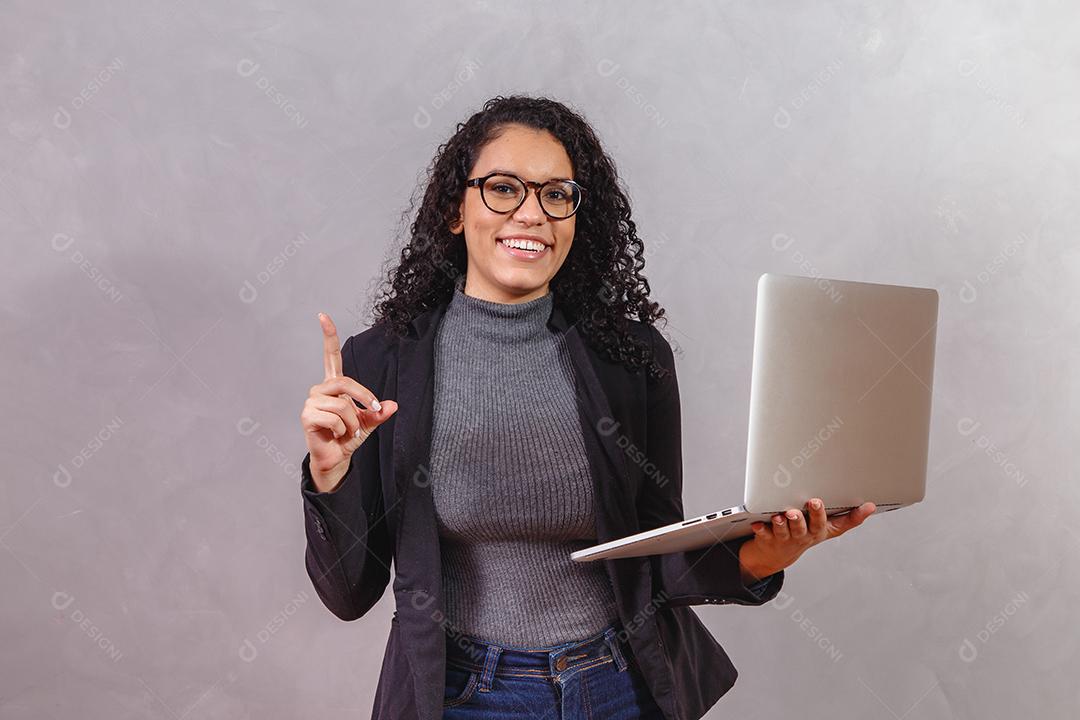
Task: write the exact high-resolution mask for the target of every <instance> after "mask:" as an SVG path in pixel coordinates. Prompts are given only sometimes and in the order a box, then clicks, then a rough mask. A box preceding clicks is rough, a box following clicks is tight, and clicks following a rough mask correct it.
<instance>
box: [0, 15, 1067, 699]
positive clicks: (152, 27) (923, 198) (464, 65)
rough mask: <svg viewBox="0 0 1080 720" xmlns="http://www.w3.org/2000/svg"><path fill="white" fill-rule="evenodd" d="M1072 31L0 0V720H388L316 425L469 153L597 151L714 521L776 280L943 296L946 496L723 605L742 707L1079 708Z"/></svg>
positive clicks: (919, 19) (878, 21)
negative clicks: (641, 252) (544, 100)
mask: <svg viewBox="0 0 1080 720" xmlns="http://www.w3.org/2000/svg"><path fill="white" fill-rule="evenodd" d="M1078 37H1080V11H1078V9H1077V6H1076V5H1075V3H1072V2H1065V1H1059V2H1048V3H1022V2H997V3H984V2H974V1H972V2H967V3H960V4H954V3H936V2H928V1H926V2H880V1H879V2H870V3H857V2H839V1H837V2H818V3H784V4H778V3H777V4H771V5H764V6H763V5H760V4H753V3H731V2H726V3H702V4H700V5H696V4H695V5H682V6H678V5H664V6H663V7H662V8H658V7H657V6H655V4H654V3H644V2H638V3H632V4H628V3H622V2H611V3H589V4H583V3H565V4H564V3H558V2H546V3H493V2H471V3H456V4H454V5H453V6H450V5H445V6H434V5H432V6H422V5H416V4H415V3H400V2H399V3H390V4H379V5H378V6H374V5H360V4H349V3H343V2H325V3H301V2H284V3H269V4H267V3H249V2H243V3H209V2H194V1H189V2H173V1H171V0H163V1H161V2H153V3H143V2H134V1H131V0H128V1H125V2H110V3H105V4H86V3H78V2H72V1H71V0H67V1H64V2H52V3H39V2H30V1H28V0H21V1H15V2H6V3H4V4H3V6H2V10H0V83H2V86H0V87H2V97H3V102H2V103H0V121H2V122H0V126H2V132H0V164H2V166H0V232H2V236H3V243H4V244H3V247H4V249H5V250H6V251H7V255H8V258H7V262H5V263H4V264H3V266H2V269H0V280H2V282H0V288H2V289H0V293H2V296H3V302H2V312H3V318H4V319H3V324H2V326H0V333H2V334H0V339H2V342H3V347H4V373H3V376H2V377H3V380H2V381H0V382H2V383H3V394H4V397H5V399H6V403H5V406H6V408H7V410H6V411H5V412H4V414H3V420H2V422H3V432H2V433H0V437H2V438H3V442H2V447H3V460H4V465H5V467H6V468H7V470H6V472H5V474H4V482H3V485H2V488H3V500H2V502H0V572H2V573H3V589H4V592H3V602H2V603H0V618H2V628H0V632H2V635H0V716H2V717H3V718H5V719H8V718H11V719H20V720H21V719H23V718H35V719H37V718H71V717H80V718H87V719H96V718H110V719H112V720H120V719H123V718H161V719H163V720H168V719H170V718H171V719H173V720H178V719H180V718H192V719H195V718H249V717H250V718H275V719H276V718H310V717H358V718H359V717H367V716H368V713H369V711H370V707H371V703H372V697H373V693H374V688H375V682H376V676H377V670H378V667H379V663H380V659H381V655H382V650H383V644H384V642H385V639H386V634H387V630H388V621H389V616H390V613H391V611H392V597H391V595H390V594H389V593H388V594H387V595H386V596H385V597H384V599H383V600H382V601H381V602H380V604H379V605H378V606H377V607H376V608H375V609H374V610H373V611H372V612H371V613H370V614H369V615H368V616H367V617H365V618H363V619H361V620H359V621H357V622H355V623H351V624H345V623H342V622H340V621H339V620H337V619H336V618H335V617H333V616H332V615H331V614H330V613H329V611H327V610H326V609H325V608H324V607H323V606H322V604H321V603H320V601H319V600H318V598H317V597H316V596H315V594H314V591H313V590H312V588H311V585H310V583H309V581H308V578H307V576H306V574H305V571H304V564H303V552H304V539H303V530H302V522H303V517H302V513H301V502H300V496H299V492H298V489H297V482H298V480H297V474H298V469H297V466H298V464H299V462H300V460H301V458H302V457H303V454H304V451H305V450H304V443H303V437H302V432H301V430H300V426H299V413H300V409H301V406H302V404H303V400H304V398H305V397H306V395H307V391H308V388H309V387H310V386H311V385H312V384H314V383H316V382H319V381H320V380H321V378H322V358H321V344H320V343H321V341H320V335H319V328H318V324H317V320H316V317H315V313H316V312H317V311H319V310H324V311H327V312H329V313H331V315H332V317H334V318H335V319H336V320H337V322H338V323H339V327H340V328H341V329H342V334H343V337H344V336H345V335H347V334H352V333H354V332H357V331H359V330H361V329H362V328H363V327H365V323H366V321H367V318H368V314H367V311H368V297H369V292H370V290H371V288H372V282H373V281H374V280H376V279H377V276H378V274H379V273H378V271H379V268H380V266H381V265H382V263H383V261H384V260H385V259H386V258H387V257H388V255H389V254H390V253H391V252H392V247H393V242H394V237H395V232H396V229H397V224H398V220H399V217H400V213H401V211H402V210H403V209H404V208H405V207H406V205H407V201H408V199H409V197H410V195H411V193H412V192H413V191H414V189H415V186H416V182H417V179H418V177H419V175H420V173H421V172H422V170H423V169H424V168H425V167H426V165H427V163H428V162H429V161H430V158H431V156H432V154H433V151H434V149H435V148H436V146H437V145H438V144H439V143H441V142H443V141H444V140H445V139H446V138H447V137H448V136H449V135H450V133H451V132H452V130H453V128H454V126H455V124H456V123H458V122H461V121H463V120H464V119H465V118H466V117H467V116H468V115H469V114H471V113H472V112H474V111H475V110H476V109H478V108H479V106H480V105H481V104H482V102H483V101H484V100H485V99H487V98H489V97H491V96H493V95H496V94H499V93H509V92H513V91H523V92H533V93H547V94H551V95H553V96H555V97H557V98H559V99H562V100H564V101H566V102H568V103H571V104H572V105H574V106H575V107H577V108H578V109H579V110H581V111H582V112H583V113H584V114H585V115H586V116H587V117H588V118H589V119H590V120H591V121H592V122H594V123H595V125H596V127H597V129H598V131H599V132H600V134H601V136H602V138H603V140H604V142H605V143H606V144H607V146H608V148H609V150H610V152H611V153H612V155H613V157H614V158H615V159H616V162H617V163H618V166H619V168H620V170H621V172H622V174H623V177H624V178H625V182H626V185H627V187H628V189H629V191H630V193H631V195H632V198H633V201H634V204H635V211H636V212H635V218H636V220H637V222H638V223H639V227H640V229H641V232H642V235H643V237H644V238H645V240H646V243H647V246H648V267H647V274H648V276H649V277H650V279H651V280H652V282H653V290H654V294H655V297H656V298H657V299H658V300H659V301H660V302H661V303H662V304H663V305H664V306H666V307H667V308H668V310H669V313H670V318H671V323H670V324H669V326H668V330H667V333H668V335H669V336H670V337H671V339H672V341H673V342H674V343H677V345H678V348H679V349H678V352H679V355H678V363H679V365H678V369H679V372H680V381H681V384H682V389H683V403H684V424H685V437H684V452H685V458H686V490H685V500H686V507H687V511H688V512H689V513H695V514H696V513H699V512H705V511H708V510H712V509H715V507H716V506H717V505H719V504H726V503H728V502H729V501H730V500H732V499H734V498H738V497H739V496H740V493H741V488H742V479H743V477H742V474H743V467H744V465H743V464H744V459H745V433H746V423H747V409H748V408H747V406H748V400H749V380H750V358H751V342H752V336H751V332H752V327H753V306H754V288H755V282H756V280H757V278H758V275H759V274H760V273H762V272H764V271H774V272H784V273H789V274H806V275H822V276H825V277H832V278H843V279H855V280H867V281H872V282H889V283H899V284H911V285H920V286H926V287H935V288H937V289H938V290H939V291H940V293H941V309H940V312H941V319H940V325H939V329H938V365H937V373H936V376H935V393H934V413H933V429H932V439H931V452H930V469H931V477H930V483H929V489H928V493H927V497H926V501H925V502H923V503H922V504H920V505H917V506H915V507H914V508H911V509H908V510H904V511H902V512H898V513H895V514H890V515H884V516H881V517H877V518H871V519H870V520H868V521H867V525H866V526H864V527H863V528H861V529H860V530H859V531H858V532H857V534H855V533H853V534H852V535H849V536H847V537H844V538H841V539H840V540H837V541H835V542H834V543H830V544H829V545H826V546H823V547H820V548H815V549H813V550H811V551H810V552H809V553H807V554H806V555H805V556H804V557H803V558H802V559H801V560H800V561H799V562H798V563H797V564H796V565H795V566H793V567H792V568H791V569H790V570H789V573H788V577H787V583H786V585H785V594H784V595H782V596H780V597H779V598H778V599H777V600H776V601H774V602H772V603H770V604H768V605H765V606H762V607H759V608H746V607H734V606H732V607H709V608H700V609H699V614H700V616H701V617H702V618H703V619H704V621H705V622H706V623H707V624H708V626H709V627H710V628H711V630H712V631H713V632H714V634H715V635H716V637H717V638H718V639H719V640H720V642H721V643H722V644H723V645H724V646H725V648H727V650H728V651H729V652H730V653H731V655H732V657H733V658H734V661H735V663H736V665H737V666H738V668H739V670H740V673H741V674H740V677H739V680H738V683H737V685H736V686H735V687H734V688H733V690H732V691H731V692H730V693H729V694H728V695H727V696H726V697H725V698H724V699H723V700H722V701H721V702H720V703H719V705H718V706H717V707H716V708H714V710H713V711H712V712H711V713H710V714H709V716H708V717H710V718H734V717H740V718H744V719H745V720H751V719H755V718H761V719H763V720H764V719H766V718H768V719H772V718H777V717H800V718H885V719H886V720H888V718H895V719H897V720H899V719H905V720H929V719H931V718H933V719H938V718H975V717H995V718H1005V717H1014V716H1016V715H1018V714H1022V715H1023V716H1024V717H1040V718H1064V717H1067V716H1071V714H1072V713H1074V712H1075V708H1076V707H1077V705H1078V704H1080V689H1078V685H1077V683H1076V678H1077V676H1078V674H1080V654H1078V653H1080V648H1078V637H1077V633H1076V630H1075V627H1076V616H1075V613H1076V607H1077V601H1078V600H1080V573H1078V571H1077V567H1078V564H1077V562H1076V560H1077V556H1078V554H1080V553H1078V551H1080V520H1078V513H1080V502H1078V500H1080V489H1078V487H1077V485H1076V479H1077V478H1076V473H1075V471H1074V467H1075V465H1076V462H1077V449H1076V447H1077V445H1076V441H1077V435H1078V429H1080V428H1078V422H1077V415H1078V413H1077V404H1078V399H1080V385H1078V383H1077V379H1076V378H1077V372H1078V371H1080V350H1078V345H1080V343H1078V341H1080V292H1078V288H1080V244H1078V239H1077V231H1078V229H1080V212H1078V208H1080V202H1078V201H1080V198H1078V188H1080V176H1078V170H1080V140H1078V138H1080V135H1078V133H1077V127H1078V121H1080V91H1078V90H1077V88H1080V50H1078V47H1080V45H1078V43H1077V38H1078Z"/></svg>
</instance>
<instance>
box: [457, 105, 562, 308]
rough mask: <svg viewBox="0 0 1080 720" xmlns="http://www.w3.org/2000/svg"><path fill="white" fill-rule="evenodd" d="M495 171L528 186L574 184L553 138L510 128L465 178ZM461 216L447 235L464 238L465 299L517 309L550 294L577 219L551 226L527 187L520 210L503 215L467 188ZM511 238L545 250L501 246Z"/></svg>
mask: <svg viewBox="0 0 1080 720" xmlns="http://www.w3.org/2000/svg"><path fill="white" fill-rule="evenodd" d="M496 171H498V172H506V173H510V174H513V175H517V176H518V177H519V178H521V179H522V180H525V181H526V182H528V181H533V182H539V183H542V182H544V181H546V180H550V179H552V178H568V179H573V171H574V169H573V166H572V164H571V162H570V156H569V155H567V154H566V150H565V149H564V148H563V146H562V143H560V142H559V141H558V140H557V139H556V138H555V136H554V135H552V134H551V133H549V132H548V131H546V130H536V129H533V128H530V127H525V126H522V125H508V126H506V128H505V129H504V130H503V132H502V134H501V135H499V137H497V138H495V139H494V140H492V141H491V142H489V143H488V144H487V145H485V146H484V147H483V148H482V149H481V151H480V155H479V157H477V159H476V164H475V165H474V166H473V168H472V172H471V173H470V174H469V177H470V178H475V177H483V176H485V175H488V174H490V173H493V172H496ZM459 212H460V213H461V214H460V216H459V218H460V219H459V220H458V221H457V222H456V223H454V224H452V225H451V226H450V230H451V232H453V233H455V234H461V233H462V232H464V233H465V247H466V250H467V252H468V266H467V268H466V275H465V290H464V291H465V294H466V295H471V296H473V297H478V298H481V299H483V300H491V301H493V302H501V303H519V302H526V301H528V300H532V299H535V298H538V297H540V296H542V295H544V294H546V293H547V292H548V283H550V282H551V278H553V277H555V273H557V272H558V271H559V268H560V267H562V264H563V261H564V260H566V255H567V253H569V252H570V245H571V244H572V243H573V241H574V223H575V220H576V216H571V217H568V218H566V219H564V220H552V219H551V218H549V217H548V216H547V215H545V214H544V211H543V210H542V209H541V208H540V201H539V199H538V198H537V197H536V192H535V191H534V190H533V188H531V187H530V188H529V191H528V192H527V193H526V197H525V202H524V203H522V205H521V207H519V208H518V209H517V210H515V211H514V212H512V213H507V214H505V215H503V214H499V213H496V212H493V211H491V210H489V209H488V207H487V206H486V205H485V204H484V201H483V199H481V197H480V188H479V187H469V188H466V189H465V197H464V199H463V201H462V203H461V207H460V210H459ZM514 238H518V239H520V240H531V241H534V242H540V243H542V244H543V246H544V247H543V249H542V250H541V251H540V252H532V251H529V250H526V249H519V248H514V247H511V246H510V245H508V244H507V243H505V242H504V240H509V241H511V243H513V239H514ZM515 244H519V245H521V244H522V243H520V242H518V243H515ZM526 244H528V243H526ZM534 247H535V246H534Z"/></svg>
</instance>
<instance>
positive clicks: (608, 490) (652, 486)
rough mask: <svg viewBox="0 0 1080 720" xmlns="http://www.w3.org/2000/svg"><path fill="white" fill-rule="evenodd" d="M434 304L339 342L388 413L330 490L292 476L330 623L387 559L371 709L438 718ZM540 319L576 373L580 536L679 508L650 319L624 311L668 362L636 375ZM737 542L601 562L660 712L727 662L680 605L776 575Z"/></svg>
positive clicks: (775, 580) (750, 599)
mask: <svg viewBox="0 0 1080 720" xmlns="http://www.w3.org/2000/svg"><path fill="white" fill-rule="evenodd" d="M445 309H446V303H445V302H444V303H443V304H441V305H438V306H436V307H434V308H431V309H430V310H428V311H426V312H424V313H423V314H421V315H419V316H418V317H417V318H415V319H414V320H413V321H412V323H411V326H410V329H409V333H408V335H407V336H406V337H404V338H401V339H398V338H394V337H393V336H391V335H390V334H389V333H387V332H386V331H384V330H382V329H381V328H377V327H372V328H369V329H367V330H365V331H363V332H361V333H359V334H357V335H353V336H352V337H350V338H348V340H346V341H345V344H344V345H343V347H342V369H343V371H344V372H345V374H346V375H348V376H349V377H351V378H353V379H355V380H357V381H358V382H360V383H361V384H363V385H365V386H366V387H368V388H370V389H371V391H372V392H374V393H375V396H376V397H377V398H379V399H380V400H381V399H384V398H386V399H391V400H395V401H397V403H398V410H397V412H396V413H395V414H394V415H393V416H392V417H391V418H390V419H389V420H387V421H386V422H385V423H384V424H383V425H382V426H381V427H379V429H378V430H376V431H375V433H374V434H373V435H372V436H371V437H369V438H368V439H367V440H366V441H365V442H364V444H363V445H361V446H360V448H359V449H358V450H357V451H356V452H355V453H354V454H353V457H352V464H351V466H350V468H349V472H348V474H347V475H346V476H345V478H344V479H343V480H342V481H341V484H340V485H339V486H338V487H337V489H336V490H335V491H334V492H331V493H320V492H318V491H316V490H315V487H314V485H313V484H312V480H311V471H310V466H309V463H310V459H311V458H310V455H307V456H305V458H304V460H303V463H302V466H301V467H302V471H301V495H302V496H303V502H304V508H305V513H304V523H305V532H306V536H307V549H306V565H307V572H308V575H309V576H310V577H311V581H312V583H313V584H314V586H315V590H316V592H317V593H318V595H319V597H320V598H321V599H322V601H323V603H324V604H325V605H326V607H327V608H329V609H330V611H331V612H332V613H334V615H336V616H337V617H339V618H341V619H342V620H355V619H357V618H359V617H361V616H362V615H364V614H365V613H366V612H367V611H368V610H370V609H371V607H372V606H373V605H375V603H376V602H377V601H378V600H379V598H380V597H382V594H383V591H384V589H385V588H386V585H387V584H388V582H389V579H390V563H391V561H393V563H394V566H395V571H394V584H393V588H394V590H393V591H394V599H395V602H396V607H397V609H396V610H395V612H394V617H393V618H392V620H391V623H390V634H389V637H388V639H387V644H386V649H385V654H384V656H383V662H382V669H381V672H380V676H379V683H378V686H377V689H376V692H375V702H374V709H373V713H372V717H373V718H376V719H383V720H406V719H409V720H413V719H415V720H436V719H437V718H440V717H441V716H442V700H443V693H444V690H445V661H446V647H445V643H446V639H447V631H448V630H450V631H451V633H452V632H453V628H452V626H450V625H449V621H448V619H447V618H446V617H445V615H444V614H443V610H442V607H443V605H442V597H441V558H440V554H439V536H438V530H437V528H436V523H435V514H434V505H433V502H432V496H431V490H430V477H429V475H428V462H429V451H430V447H431V422H432V407H433V385H434V372H433V370H434V340H435V331H436V329H437V328H438V324H439V320H440V319H441V318H442V315H443V312H444V311H445ZM548 327H549V328H550V329H551V330H552V331H553V332H557V333H564V334H565V339H566V343H567V346H568V348H569V350H570V355H571V359H572V362H573V365H574V367H575V370H576V373H575V374H576V376H577V404H578V410H579V413H580V417H581V425H582V430H583V433H584V436H585V446H586V450H587V453H588V461H589V466H590V468H591V470H592V475H593V478H594V482H595V491H596V497H597V502H596V507H597V514H596V537H597V542H606V541H608V540H613V539H615V538H618V537H622V536H624V535H628V534H632V533H635V532H638V531H641V530H648V529H651V528H655V527H659V526H661V525H666V524H669V523H673V522H676V521H679V520H682V519H684V518H683V507H682V450H681V427H680V407H679V388H678V383H677V381H676V377H675V372H674V370H675V365H674V358H673V355H672V352H671V346H670V345H669V344H668V342H667V341H666V340H665V339H664V337H663V336H662V335H661V334H660V333H659V331H657V330H656V329H655V328H653V327H652V326H649V325H645V324H644V323H640V322H636V321H634V322H632V323H631V327H632V330H633V332H634V333H635V334H636V335H637V336H638V337H640V338H642V339H643V340H646V341H648V342H650V343H652V346H653V348H654V351H655V352H656V357H657V360H659V361H660V362H661V363H662V364H664V365H665V366H666V367H668V368H670V369H671V373H670V374H669V375H668V376H667V377H666V378H665V379H663V380H660V381H655V382H654V381H648V380H647V379H646V377H645V372H644V370H642V369H639V370H637V371H634V372H630V371H628V370H627V369H626V368H625V367H623V366H622V365H619V364H613V363H611V362H608V361H607V360H604V359H603V358H601V357H599V356H598V355H597V354H596V353H595V352H594V351H593V349H592V348H591V347H589V346H588V345H587V344H586V343H585V341H584V339H583V338H582V337H581V336H580V334H579V332H578V328H577V326H576V324H575V323H570V322H568V321H567V318H566V317H565V316H564V314H563V313H562V312H561V311H560V310H559V308H558V307H557V306H553V309H552V313H551V316H550V318H549V320H548ZM746 540H747V538H740V539H738V540H733V541H730V542H727V543H716V544H714V545H713V546H712V547H709V548H704V549H701V550H694V551H688V552H678V553H667V554H663V555H654V556H651V557H641V558H626V559H619V560H600V561H594V562H603V563H604V566H605V569H606V571H607V574H608V577H609V578H610V579H611V584H612V588H613V590H614V593H615V599H616V603H617V606H618V612H619V617H620V619H621V621H622V624H623V626H624V628H625V629H626V634H627V638H628V641H629V644H630V646H631V648H632V650H633V654H634V657H635V658H636V659H637V661H638V664H639V666H640V668H641V671H642V674H643V675H644V676H645V678H646V680H647V682H648V685H649V687H650V688H651V690H652V694H653V697H654V698H655V699H656V702H657V704H659V706H660V707H661V708H662V709H663V711H664V714H665V715H666V716H667V717H668V718H670V719H671V720H693V719H696V718H700V717H701V716H702V715H704V714H705V712H706V711H707V710H708V709H709V708H710V707H711V706H712V705H713V704H714V703H715V702H716V701H717V699H719V698H720V696H721V695H723V694H724V693H725V692H727V691H728V690H729V689H730V688H731V686H732V685H734V683H735V678H736V676H737V674H738V673H737V671H736V669H735V666H734V665H732V663H731V661H730V659H729V658H728V656H727V654H726V653H725V652H724V649H723V648H722V647H721V646H720V645H719V643H717V642H716V640H715V639H714V638H713V636H712V635H711V634H710V633H709V631H708V629H707V628H706V627H705V626H704V624H702V622H701V621H700V620H699V619H698V617H697V615H696V614H695V613H694V611H693V610H692V609H691V608H690V607H688V606H690V605H696V604H703V603H715V604H724V603H738V604H741V605H761V604H763V603H765V602H768V601H769V600H771V599H772V598H773V597H774V596H775V595H776V593H777V592H778V591H779V590H780V587H781V585H782V584H783V580H784V573H783V571H780V572H778V573H776V574H775V575H772V576H770V578H769V582H768V584H767V585H765V587H764V590H763V591H761V592H760V594H756V593H754V592H753V591H752V590H751V589H750V588H747V587H746V586H745V585H744V584H743V582H742V580H741V575H740V571H739V561H738V551H739V546H740V545H741V544H742V543H743V542H746Z"/></svg>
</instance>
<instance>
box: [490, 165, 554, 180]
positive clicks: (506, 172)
mask: <svg viewBox="0 0 1080 720" xmlns="http://www.w3.org/2000/svg"><path fill="white" fill-rule="evenodd" d="M492 173H496V174H498V175H513V176H514V177H521V176H520V175H518V174H517V173H516V172H514V171H513V170H505V169H503V168H493V169H492V170H489V171H488V172H486V173H484V174H485V175H491V174H492ZM521 179H522V180H528V178H521ZM569 179H570V178H569V177H563V176H562V175H557V176H552V177H549V178H548V179H547V180H537V181H536V182H540V183H544V182H547V181H548V180H569Z"/></svg>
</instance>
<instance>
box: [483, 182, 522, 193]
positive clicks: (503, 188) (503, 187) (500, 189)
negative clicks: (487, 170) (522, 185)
mask: <svg viewBox="0 0 1080 720" xmlns="http://www.w3.org/2000/svg"><path fill="white" fill-rule="evenodd" d="M490 189H491V190H494V191H495V192H497V193H502V194H504V195H513V194H515V193H516V192H517V191H516V190H515V189H514V188H512V187H511V186H509V185H507V184H505V183H500V184H498V185H492V186H491V188H490Z"/></svg>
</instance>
